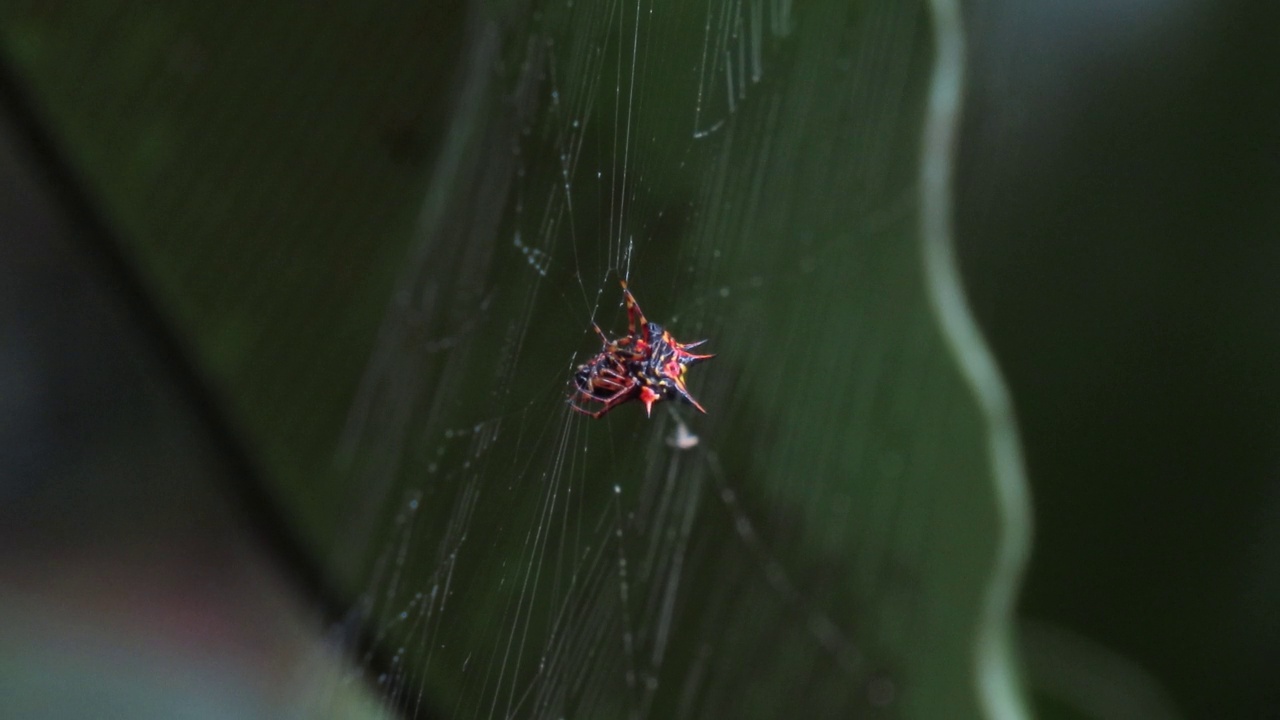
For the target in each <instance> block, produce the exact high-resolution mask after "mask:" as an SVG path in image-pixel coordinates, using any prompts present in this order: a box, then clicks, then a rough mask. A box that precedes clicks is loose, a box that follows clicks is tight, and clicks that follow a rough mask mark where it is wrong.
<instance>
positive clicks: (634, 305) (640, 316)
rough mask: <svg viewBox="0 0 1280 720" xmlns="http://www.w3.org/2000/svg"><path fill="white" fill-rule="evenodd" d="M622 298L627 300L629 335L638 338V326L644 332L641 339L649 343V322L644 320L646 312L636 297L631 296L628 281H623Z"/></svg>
mask: <svg viewBox="0 0 1280 720" xmlns="http://www.w3.org/2000/svg"><path fill="white" fill-rule="evenodd" d="M620 282H621V283H622V296H623V297H625V298H626V300H627V335H628V336H630V337H636V325H639V326H640V329H641V331H642V333H643V334H642V336H641V339H642V340H644V341H645V342H649V341H650V338H649V321H648V320H646V319H645V318H644V311H643V310H641V309H640V303H638V302H636V296H635V295H632V294H631V291H630V290H628V289H627V281H626V280H621V281H620Z"/></svg>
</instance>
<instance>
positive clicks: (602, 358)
mask: <svg viewBox="0 0 1280 720" xmlns="http://www.w3.org/2000/svg"><path fill="white" fill-rule="evenodd" d="M622 295H623V297H624V298H625V299H626V302H627V334H626V335H625V336H624V337H620V338H615V339H613V340H610V339H609V338H608V337H606V336H605V334H604V331H603V330H601V329H600V326H598V325H597V326H595V330H596V334H598V335H599V336H600V341H601V343H603V345H604V347H603V349H602V350H601V351H600V353H599V354H598V355H596V356H595V357H593V358H591V359H590V360H588V361H587V362H585V363H583V364H582V365H579V366H578V370H577V372H575V373H574V375H573V381H574V386H575V388H576V392H575V393H574V396H573V400H572V402H571V403H570V407H572V408H573V409H574V410H576V411H578V412H580V413H583V414H584V415H590V416H591V417H593V418H600V417H603V416H604V414H605V413H607V412H609V411H610V410H612V409H614V408H615V407H617V406H619V405H621V404H622V403H625V402H627V401H628V400H633V399H638V400H640V402H642V403H644V410H645V414H646V415H651V414H652V412H653V404H654V403H656V402H658V401H660V400H680V401H683V402H685V403H688V404H689V405H692V406H693V407H694V408H696V409H697V410H698V412H703V413H705V412H706V410H704V409H703V407H702V405H700V404H698V401H697V400H694V399H693V396H692V395H690V394H689V390H688V388H686V387H685V384H684V375H685V371H686V370H687V369H688V368H689V366H691V365H694V364H696V363H699V362H702V361H703V360H707V359H710V358H712V357H715V356H714V355H697V354H695V353H691V352H689V350H690V349H692V348H695V347H697V346H699V345H701V344H702V343H704V342H706V340H699V341H697V342H692V343H688V344H683V343H680V342H678V341H677V340H676V339H675V338H674V337H672V336H671V333H670V332H668V331H667V330H666V329H665V328H663V327H662V326H661V325H659V324H658V323H653V322H649V321H648V320H646V319H645V317H644V312H643V311H641V310H640V305H639V303H637V302H636V298H635V296H634V295H632V294H631V291H630V290H628V289H627V283H626V281H623V282H622ZM579 402H587V403H598V404H599V405H600V406H601V407H600V409H598V410H595V411H592V410H588V409H586V408H584V407H582V406H581V405H579V404H578V403H579Z"/></svg>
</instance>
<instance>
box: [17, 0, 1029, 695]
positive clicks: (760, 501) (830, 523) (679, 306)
mask: <svg viewBox="0 0 1280 720" xmlns="http://www.w3.org/2000/svg"><path fill="white" fill-rule="evenodd" d="M938 6H939V12H938V13H937V15H936V16H933V15H931V14H930V12H929V8H927V7H924V6H921V5H919V4H912V3H907V4H899V3H889V2H871V3H858V4H853V3H847V2H835V1H829V2H820V3H809V4H805V5H804V6H803V7H797V8H792V7H791V6H790V5H788V4H786V3H777V4H771V5H769V6H767V7H766V6H765V5H763V4H754V5H741V6H738V5H727V6H720V5H715V4H709V5H701V4H693V3H685V2H674V1H671V2H652V3H643V2H641V3H637V4H634V5H607V4H599V5H596V4H581V3H579V4H574V3H566V4H553V3H546V4H545V5H537V6H534V7H526V6H525V5H524V4H521V3H505V4H501V3H493V4H492V5H490V6H482V5H479V4H476V5H473V6H471V7H468V8H466V9H465V11H464V10H457V11H455V10H452V9H441V8H439V7H430V6H424V7H423V8H410V7H407V6H397V8H396V9H394V10H392V9H384V10H380V11H375V10H372V9H368V8H367V7H366V6H365V5H364V4H362V3H349V4H345V5H344V4H339V5H333V6H330V7H328V9H327V10H326V13H328V14H321V13H319V12H318V11H315V10H310V11H303V10H302V9H301V8H295V7H292V6H288V5H284V4H275V5H263V4H256V3H243V4H236V5H235V6H234V7H232V6H231V5H225V4H224V5H219V6H218V7H217V9H216V11H213V10H211V9H209V8H212V6H208V8H206V6H204V5H200V4H196V3H190V4H187V3H171V4H166V5H149V4H138V5H137V6H128V5H123V6H122V5H119V4H115V3H101V4H97V3H95V4H87V6H86V7H81V8H76V9H75V10H74V13H73V14H72V11H71V10H70V9H69V8H65V9H62V10H59V9H57V8H54V9H50V8H49V7H46V6H41V5H37V4H32V5H31V6H29V7H9V8H6V11H5V17H4V21H5V22H4V28H5V30H4V33H5V34H4V39H5V43H6V47H7V48H8V49H9V52H10V55H11V57H12V58H14V59H15V61H16V62H17V64H18V65H19V67H20V68H22V70H23V72H24V73H25V76H26V78H27V81H28V82H29V83H30V85H31V86H32V87H33V88H36V89H37V92H38V94H39V97H40V98H41V101H42V103H43V106H44V108H45V111H46V112H47V115H48V117H49V118H50V122H51V123H52V125H53V126H54V128H55V131H56V133H57V134H58V136H59V137H61V138H62V139H63V142H65V144H66V147H67V148H68V150H69V153H70V154H71V156H72V157H74V158H75V159H76V162H77V163H78V168H79V169H80V171H81V172H82V173H83V175H84V177H85V178H86V179H87V182H88V183H89V184H90V185H91V186H92V187H94V188H95V189H96V191H97V193H98V195H99V197H100V198H101V200H102V203H103V205H104V207H105V208H106V209H107V212H108V214H109V216H110V218H111V220H112V221H113V223H114V224H115V226H116V227H117V228H118V229H119V230H120V233H121V236H122V237H123V238H124V241H125V243H126V244H127V247H126V250H127V252H128V253H129V254H130V256H131V257H133V258H135V259H136V262H137V264H138V266H139V267H140V268H141V270H142V274H143V276H144V277H145V279H146V280H147V282H148V283H149V284H150V286H151V288H152V290H153V292H154V294H155V297H157V298H158V299H159V301H160V303H161V304H162V306H163V307H164V308H165V311H166V312H167V314H168V316H169V317H170V319H171V322H172V323H173V325H174V326H175V327H176V328H178V329H179V332H180V334H181V335H182V337H183V338H184V339H185V341H186V342H187V343H189V346H190V347H191V349H192V351H193V354H194V356H195V357H196V358H197V362H198V364H199V369H200V370H201V371H202V372H203V373H204V374H205V375H206V376H207V377H208V379H209V382H210V384H211V385H212V386H213V387H215V388H216V390H217V392H218V393H219V394H220V396H221V397H223V398H224V399H225V403H226V407H227V408H228V412H229V415H230V417H231V418H232V419H233V421H234V422H235V423H236V424H237V426H238V427H239V428H240V429H241V431H242V433H243V436H244V437H245V438H246V439H247V442H248V443H249V445H250V450H251V452H252V453H253V454H254V455H255V456H256V458H257V459H258V461H259V462H260V465H261V467H262V468H263V470H264V476H265V477H266V478H267V480H268V482H269V483H270V485H271V487H270V490H271V492H272V493H273V495H274V496H275V497H276V498H277V499H278V501H279V504H280V506H281V507H283V508H285V509H286V515H287V517H285V518H283V520H282V521H283V522H285V523H286V524H287V525H288V526H289V527H291V528H292V529H294V530H295V531H296V532H297V533H298V535H299V537H301V538H302V539H303V542H304V543H305V545H306V546H307V547H308V548H309V549H310V550H311V552H313V553H314V554H315V556H316V557H317V558H319V559H320V560H321V561H322V562H323V563H324V564H325V566H326V568H327V570H328V572H329V573H331V575H332V577H333V578H334V581H335V583H336V584H337V586H338V587H340V588H342V590H343V592H345V593H346V594H348V596H349V597H350V598H352V602H353V606H354V607H355V608H356V611H355V612H354V615H353V617H354V619H355V620H357V621H358V622H360V623H362V624H363V625H364V626H365V628H366V629H367V632H368V634H369V635H370V636H372V637H373V638H374V640H375V641H376V642H377V643H378V644H379V646H380V647H381V648H382V649H383V650H384V651H385V652H387V653H388V654H389V655H390V656H391V660H390V664H389V666H388V667H385V668H382V669H383V670H384V671H385V673H386V675H385V677H384V679H383V681H384V682H385V687H386V693H387V699H388V702H391V703H393V704H395V705H398V706H400V707H403V708H405V709H408V710H414V709H417V708H420V707H422V706H429V707H435V708H440V709H442V710H443V711H444V712H445V713H446V714H447V715H450V716H452V715H458V716H461V715H464V714H466V715H476V714H486V715H490V716H492V715H496V714H503V715H507V714H511V715H519V716H535V715H536V716H547V717H559V716H564V715H573V716H582V717H612V716H639V715H652V716H656V717H679V716H702V717H778V716H780V715H783V714H784V713H785V714H794V715H796V716H800V717H820V716H828V717H847V716H864V715H870V716H881V715H887V716H899V715H900V716H904V717H972V716H982V715H986V716H989V717H996V716H998V717H1017V716H1018V715H1020V714H1021V710H1020V702H1019V701H1018V689H1017V686H1016V678H1015V677H1014V676H1013V674H1012V670H1011V667H1012V661H1011V658H1010V657H1009V656H1008V642H1007V638H1006V635H1007V632H1008V622H1009V620H1010V614H1011V611H1012V608H1011V603H1012V597H1013V595H1012V594H1013V591H1014V582H1015V581H1016V577H1017V572H1018V569H1019V567H1020V561H1021V557H1022V552H1023V551H1024V550H1025V548H1024V546H1023V543H1024V542H1025V540H1026V538H1025V522H1026V519H1025V507H1024V501H1023V500H1022V495H1021V490H1020V488H1021V485H1020V483H1021V475H1020V469H1019V461H1018V451H1017V447H1016V440H1015V438H1014V435H1013V430H1012V426H1011V424H1010V419H1009V417H1008V411H1007V400H1006V399H1004V397H1003V392H1002V390H1001V389H1000V383H999V380H998V378H997V377H996V376H995V375H994V370H993V365H992V364H991V362H990V360H989V359H988V358H987V356H986V353H985V351H984V350H983V349H982V346H981V343H980V342H979V341H978V340H977V337H976V334H975V333H974V331H973V329H972V324H971V323H970V321H969V320H968V315H967V312H966V310H965V308H964V304H963V301H962V300H961V294H960V291H959V287H958V285H957V281H956V279H955V278H956V271H955V268H954V264H953V262H952V260H951V256H950V249H949V242H950V239H949V227H948V226H949V221H948V217H949V214H950V210H949V196H950V190H949V187H948V178H949V175H950V154H951V147H952V145H953V143H954V127H955V124H956V123H957V114H958V110H959V106H958V101H959V97H960V82H961V81H962V74H961V70H962V58H963V49H962V47H961V46H960V45H959V44H958V43H959V40H960V37H961V35H960V32H959V28H958V24H957V18H956V17H955V16H954V13H955V9H954V8H950V6H949V4H947V3H942V2H939V3H938ZM60 13H68V14H69V15H67V16H62V15H60ZM926 130H927V132H926ZM922 137H923V138H925V140H923V141H922ZM922 157H923V158H924V161H923V162H922V161H921V158H922ZM619 275H623V276H626V277H627V278H629V280H630V282H631V286H632V288H633V289H634V290H635V292H636V294H637V296H638V299H639V300H640V302H641V303H643V305H644V308H645V310H646V312H647V314H648V316H649V318H650V319H651V320H654V321H658V322H662V323H664V324H666V325H668V327H669V328H670V329H671V330H672V331H673V333H674V334H675V335H676V337H678V338H681V339H683V340H686V341H687V340H693V339H700V338H702V337H707V338H709V339H710V342H709V344H708V346H707V347H708V348H709V350H710V351H711V352H714V353H716V354H717V357H716V359H715V360H713V361H711V362H709V363H707V364H705V365H702V366H699V367H697V368H696V369H694V370H693V371H692V372H691V374H690V375H691V377H690V382H691V387H692V390H693V392H694V394H695V395H696V396H697V397H698V398H699V399H700V401H701V402H702V404H703V405H704V406H705V407H706V408H707V409H708V413H707V414H706V415H705V416H702V415H694V414H692V413H691V412H690V411H689V408H687V407H676V408H675V409H674V410H672V411H668V406H667V405H666V404H661V405H659V406H658V407H657V408H656V410H657V411H656V412H655V413H654V417H653V418H652V419H649V420H646V419H645V418H644V417H643V414H642V413H641V412H640V410H639V409H638V408H637V407H636V406H624V407H623V408H620V409H618V410H616V411H614V412H613V413H612V414H610V415H609V416H608V417H607V418H605V419H602V420H591V419H588V418H586V417H583V416H580V415H578V414H575V413H573V412H572V411H571V410H570V409H569V407H568V405H567V403H566V401H565V398H566V396H567V392H568V389H569V385H568V378H569V377H570V375H571V373H572V369H573V366H574V363H575V362H581V361H583V360H584V359H585V358H587V357H588V356H589V355H590V354H591V353H593V352H595V351H596V350H597V349H598V345H596V343H597V342H598V341H597V340H595V336H594V333H593V332H592V331H591V329H590V328H591V323H592V322H593V321H595V322H598V323H600V325H601V326H603V327H604V328H606V329H607V330H610V331H612V332H619V331H620V330H621V328H622V326H623V323H624V316H623V315H622V313H621V312H620V311H619V310H618V303H619V301H620V292H619V290H618V287H617V280H618V277H619ZM687 433H692V435H693V436H696V438H697V443H696V445H695V444H692V443H691V442H689V441H688V438H687V437H686V434H687ZM681 438H685V440H686V441H685V442H680V439H681Z"/></svg>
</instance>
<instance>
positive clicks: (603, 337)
mask: <svg viewBox="0 0 1280 720" xmlns="http://www.w3.org/2000/svg"><path fill="white" fill-rule="evenodd" d="M591 327H593V328H595V329H596V334H597V335H599V336H600V342H602V343H604V344H605V345H608V344H609V338H607V337H605V335H604V331H603V330H601V329H600V326H599V325H597V324H595V323H591Z"/></svg>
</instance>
